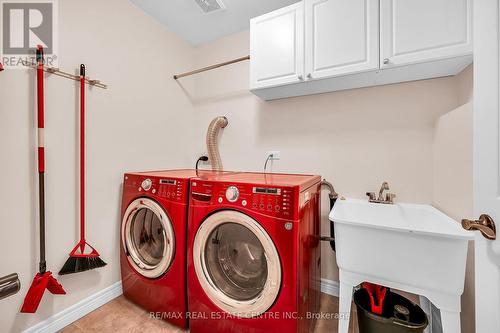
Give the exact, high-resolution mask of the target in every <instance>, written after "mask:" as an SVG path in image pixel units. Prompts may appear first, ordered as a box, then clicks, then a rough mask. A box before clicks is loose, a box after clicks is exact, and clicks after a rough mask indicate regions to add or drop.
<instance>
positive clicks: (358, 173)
mask: <svg viewBox="0 0 500 333" xmlns="http://www.w3.org/2000/svg"><path fill="white" fill-rule="evenodd" d="M248 46H249V42H248V32H242V33H239V34H235V35H232V36H229V37H226V38H223V39H220V40H218V41H215V42H213V43H210V44H206V45H202V46H199V47H197V48H196V53H195V62H196V64H197V67H199V66H205V65H208V64H212V63H217V62H220V61H224V60H229V59H233V58H236V57H240V56H244V55H246V54H248V52H249V50H248ZM456 81H457V78H441V79H433V80H426V81H418V82H410V83H404V84H396V85H388V86H381V87H371V88H364V89H355V90H348V91H340V92H334V93H328V94H321V95H314V96H306V97H297V98H288V99H283V100H278V101H271V102H265V101H262V100H260V99H259V98H257V97H255V96H253V95H252V94H251V93H250V92H249V91H248V63H247V62H245V63H240V64H235V65H232V66H227V67H225V68H221V69H218V70H216V71H211V72H207V73H204V74H200V75H198V76H197V78H196V88H195V90H194V91H190V90H189V94H190V98H191V99H192V101H193V103H194V104H195V113H196V121H195V136H196V137H197V139H196V140H195V144H196V145H197V146H195V147H196V148H197V151H196V154H201V153H203V151H204V146H203V136H204V134H205V131H206V127H207V126H208V124H209V121H210V119H211V118H213V117H214V116H216V115H226V116H227V117H228V119H229V126H228V127H227V128H226V129H225V130H224V132H223V135H222V138H221V155H222V160H223V162H224V166H225V168H226V169H232V170H256V171H261V170H262V168H263V165H264V160H265V158H266V152H267V151H269V150H280V151H281V160H280V161H276V162H275V163H274V165H273V170H274V171H284V172H303V173H317V174H320V175H322V176H323V177H325V178H326V179H328V180H330V181H331V182H332V183H333V184H334V186H335V189H336V190H337V191H338V192H339V193H341V194H342V195H344V196H346V197H354V198H364V197H365V193H366V192H367V191H378V189H379V187H380V185H381V183H382V182H383V181H384V180H387V181H388V182H389V184H390V185H391V190H392V191H393V192H395V193H396V194H397V198H396V199H397V201H400V202H416V203H429V204H430V203H432V202H433V190H434V187H433V179H434V177H433V168H434V164H433V156H434V151H433V149H434V134H435V131H434V126H435V122H436V120H437V119H438V118H439V117H440V116H441V115H443V114H445V113H447V112H448V111H450V110H452V109H454V108H455V107H456V106H457V105H458V103H459V95H460V94H459V92H460V89H459V87H458V83H457V82H456ZM462 86H466V81H464V82H462ZM463 90H466V89H465V88H464V89H463ZM325 197H326V195H325ZM328 208H329V207H328V203H327V200H324V201H323V233H324V234H327V233H328V230H327V226H328V218H327V214H328ZM322 254H323V258H322V262H323V265H322V271H323V272H322V275H323V277H325V278H328V279H331V280H335V281H336V280H338V269H337V266H336V263H335V257H334V254H333V252H332V251H331V250H330V247H329V246H328V245H327V244H323V252H322Z"/></svg>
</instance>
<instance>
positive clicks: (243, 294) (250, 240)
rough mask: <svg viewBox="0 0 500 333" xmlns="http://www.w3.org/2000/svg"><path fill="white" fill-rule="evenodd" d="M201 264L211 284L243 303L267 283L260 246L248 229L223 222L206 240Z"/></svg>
mask: <svg viewBox="0 0 500 333" xmlns="http://www.w3.org/2000/svg"><path fill="white" fill-rule="evenodd" d="M205 262H206V265H207V269H208V272H209V274H210V277H211V278H212V280H213V281H214V283H215V284H216V285H217V286H218V287H219V289H220V290H221V291H222V292H224V293H225V294H226V295H227V296H229V297H231V298H233V299H235V300H239V301H246V300H250V299H253V298H255V297H256V296H258V295H259V294H260V293H261V292H262V289H263V288H264V285H265V283H266V280H267V262H266V257H265V252H264V247H263V246H262V244H261V242H260V241H259V239H258V238H257V236H255V234H254V233H253V232H252V231H250V230H249V229H248V228H246V227H244V226H242V225H241V224H237V223H224V224H221V225H220V226H218V227H217V228H215V229H214V230H213V231H212V233H211V234H210V236H209V238H208V242H207V245H206V249H205Z"/></svg>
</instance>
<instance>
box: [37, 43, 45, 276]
mask: <svg viewBox="0 0 500 333" xmlns="http://www.w3.org/2000/svg"><path fill="white" fill-rule="evenodd" d="M36 61H37V68H36V82H37V104H38V105H37V106H38V114H37V118H38V191H39V193H38V197H39V199H38V200H39V209H40V213H39V214H40V216H39V218H40V262H39V272H40V274H44V273H45V270H46V267H47V265H46V262H45V181H44V174H45V140H44V127H45V126H44V123H45V117H44V116H45V111H44V101H43V98H44V89H43V47H42V46H41V45H38V47H37V50H36Z"/></svg>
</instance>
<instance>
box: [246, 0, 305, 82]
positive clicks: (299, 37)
mask: <svg viewBox="0 0 500 333" xmlns="http://www.w3.org/2000/svg"><path fill="white" fill-rule="evenodd" d="M303 8H304V5H303V3H302V2H299V3H296V4H293V5H291V6H288V7H285V8H281V9H278V10H276V11H273V12H271V13H268V14H265V15H262V16H259V17H256V18H253V19H252V20H251V21H250V89H258V88H264V87H272V86H278V85H283V84H288V83H295V82H300V81H302V80H303V77H304V9H303Z"/></svg>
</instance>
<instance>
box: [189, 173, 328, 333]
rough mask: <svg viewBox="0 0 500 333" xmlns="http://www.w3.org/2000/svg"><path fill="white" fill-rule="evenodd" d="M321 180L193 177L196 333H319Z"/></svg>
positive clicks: (306, 177) (191, 280)
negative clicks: (315, 330)
mask: <svg viewBox="0 0 500 333" xmlns="http://www.w3.org/2000/svg"><path fill="white" fill-rule="evenodd" d="M320 180H321V179H320V177H319V176H309V175H285V174H259V173H235V174H230V175H221V176H218V177H212V178H211V179H197V178H193V179H191V181H190V182H191V187H190V192H191V193H190V194H191V196H190V203H189V222H188V308H189V316H190V331H191V333H205V332H207V333H208V332H218V333H236V332H251V333H264V332H287V333H289V332H301V333H302V332H304V333H305V332H312V330H313V326H314V324H315V319H314V318H315V316H314V314H315V313H317V312H318V311H319V299H320V298H319V297H320V276H321V274H320V273H321V272H320V245H319V236H320V225H319V221H320V197H319V196H320Z"/></svg>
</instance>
